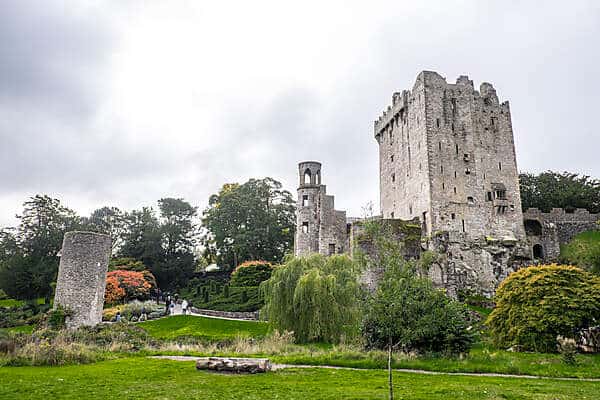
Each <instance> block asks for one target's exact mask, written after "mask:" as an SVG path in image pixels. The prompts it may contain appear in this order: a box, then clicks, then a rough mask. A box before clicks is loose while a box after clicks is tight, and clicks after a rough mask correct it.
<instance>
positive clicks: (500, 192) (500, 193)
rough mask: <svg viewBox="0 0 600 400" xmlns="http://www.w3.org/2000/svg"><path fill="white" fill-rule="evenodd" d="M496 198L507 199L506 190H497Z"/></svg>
mask: <svg viewBox="0 0 600 400" xmlns="http://www.w3.org/2000/svg"><path fill="white" fill-rule="evenodd" d="M496 198H497V199H500V200H506V190H501V189H499V190H496Z"/></svg>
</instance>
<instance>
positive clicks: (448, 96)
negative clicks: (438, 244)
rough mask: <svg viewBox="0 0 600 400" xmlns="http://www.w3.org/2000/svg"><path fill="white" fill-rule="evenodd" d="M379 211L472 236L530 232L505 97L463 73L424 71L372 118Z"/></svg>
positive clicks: (434, 228)
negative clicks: (451, 78) (448, 76)
mask: <svg viewBox="0 0 600 400" xmlns="http://www.w3.org/2000/svg"><path fill="white" fill-rule="evenodd" d="M375 139H376V140H377V143H378V144H379V171H380V176H379V179H380V194H381V212H382V214H383V216H384V217H386V218H401V219H412V218H414V217H419V218H420V219H421V222H422V223H423V226H424V230H425V232H426V233H427V235H428V236H431V235H432V233H434V232H437V231H448V232H455V233H458V234H460V235H461V236H462V237H463V239H468V240H473V239H478V238H481V237H483V236H493V237H498V238H510V240H522V239H524V236H525V231H524V228H523V216H522V213H521V198H520V194H519V175H518V171H517V163H516V157H515V147H514V140H513V132H512V124H511V119H510V109H509V106H508V102H503V103H501V104H500V102H499V101H498V97H497V96H496V91H495V90H494V88H493V86H492V85H491V84H489V83H483V84H482V85H481V88H480V91H476V90H475V89H474V87H473V81H471V80H469V78H468V77H466V76H461V77H460V78H458V80H457V81H456V83H455V84H448V83H446V80H445V79H444V78H442V77H441V76H440V75H438V74H437V73H435V72H421V73H420V74H419V76H418V77H417V81H416V83H415V85H414V86H413V89H412V91H410V92H409V91H406V90H405V91H403V92H402V93H395V94H394V95H393V97H392V105H391V106H390V107H389V108H388V109H387V111H386V112H384V114H383V115H382V116H381V117H380V118H379V119H378V120H377V121H375Z"/></svg>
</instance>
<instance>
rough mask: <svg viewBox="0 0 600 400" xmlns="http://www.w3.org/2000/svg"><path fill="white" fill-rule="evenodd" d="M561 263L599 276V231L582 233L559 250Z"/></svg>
mask: <svg viewBox="0 0 600 400" xmlns="http://www.w3.org/2000/svg"><path fill="white" fill-rule="evenodd" d="M560 259H561V262H564V263H567V264H572V265H576V266H578V267H579V268H582V269H585V270H587V271H590V272H593V273H595V274H598V275H600V231H589V232H583V233H580V234H579V235H577V236H575V237H574V238H573V239H572V240H571V242H569V243H568V244H566V245H563V246H561V248H560Z"/></svg>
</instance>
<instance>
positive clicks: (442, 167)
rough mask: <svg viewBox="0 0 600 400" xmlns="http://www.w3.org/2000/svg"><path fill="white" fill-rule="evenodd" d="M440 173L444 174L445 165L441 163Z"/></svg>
mask: <svg viewBox="0 0 600 400" xmlns="http://www.w3.org/2000/svg"><path fill="white" fill-rule="evenodd" d="M440 173H441V174H443V173H444V166H443V165H440Z"/></svg>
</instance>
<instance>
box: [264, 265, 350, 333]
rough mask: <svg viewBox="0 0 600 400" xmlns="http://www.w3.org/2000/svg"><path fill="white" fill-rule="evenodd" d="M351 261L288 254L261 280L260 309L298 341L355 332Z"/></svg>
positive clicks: (279, 327) (276, 325) (274, 323)
mask: <svg viewBox="0 0 600 400" xmlns="http://www.w3.org/2000/svg"><path fill="white" fill-rule="evenodd" d="M358 277H359V270H358V268H357V265H356V264H355V263H354V262H353V261H352V260H351V259H350V258H349V257H347V256H342V255H336V256H331V257H325V256H322V255H318V254H314V255H311V256H308V257H300V258H291V259H289V260H288V261H287V262H286V263H285V264H283V265H281V266H278V267H276V268H275V269H274V271H273V274H272V275H271V279H269V280H267V281H265V282H263V283H262V284H261V293H262V294H263V298H264V299H265V306H264V308H263V312H264V314H265V315H266V317H267V318H268V319H269V321H271V323H272V324H273V325H274V327H275V328H277V329H279V330H281V331H283V330H287V331H293V332H294V335H295V337H296V340H297V341H298V342H311V341H324V342H333V343H335V342H339V340H340V338H341V337H342V335H346V336H347V337H351V336H354V335H356V334H357V333H358V332H359V318H360V298H361V296H360V286H359V283H358Z"/></svg>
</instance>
